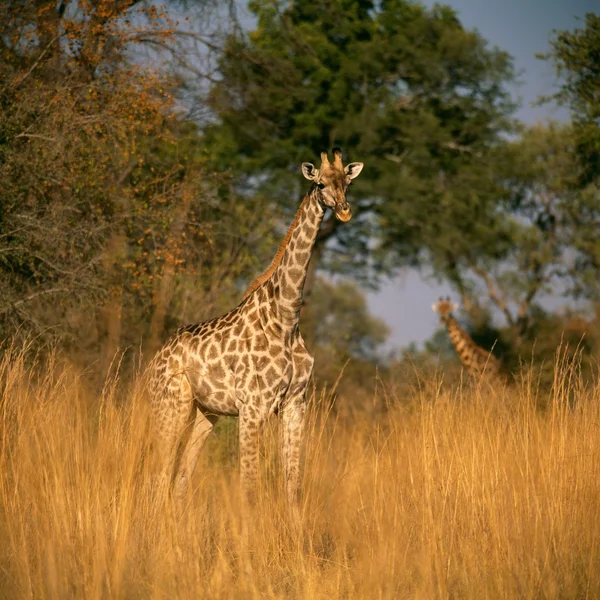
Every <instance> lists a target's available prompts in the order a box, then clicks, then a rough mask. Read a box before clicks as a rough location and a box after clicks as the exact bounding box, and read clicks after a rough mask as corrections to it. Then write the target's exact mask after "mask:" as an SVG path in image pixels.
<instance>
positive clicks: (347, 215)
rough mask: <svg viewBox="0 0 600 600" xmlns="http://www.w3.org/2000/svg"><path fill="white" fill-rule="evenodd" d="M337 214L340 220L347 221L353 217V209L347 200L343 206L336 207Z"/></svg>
mask: <svg viewBox="0 0 600 600" xmlns="http://www.w3.org/2000/svg"><path fill="white" fill-rule="evenodd" d="M335 216H336V218H337V219H338V221H341V222H342V223H347V222H348V221H349V220H350V219H351V218H352V209H351V208H350V205H349V204H348V203H347V202H346V203H344V204H342V206H340V207H336V209H335Z"/></svg>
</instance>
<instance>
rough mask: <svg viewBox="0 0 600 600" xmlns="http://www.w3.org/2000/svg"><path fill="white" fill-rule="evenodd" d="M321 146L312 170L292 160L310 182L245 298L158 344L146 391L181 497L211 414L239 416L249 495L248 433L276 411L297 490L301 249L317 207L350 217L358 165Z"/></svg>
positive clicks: (303, 355) (319, 216) (291, 496)
mask: <svg viewBox="0 0 600 600" xmlns="http://www.w3.org/2000/svg"><path fill="white" fill-rule="evenodd" d="M333 155H334V161H333V163H330V162H329V159H328V157H327V153H326V152H322V153H321V168H320V169H317V168H315V167H314V165H312V164H310V163H302V174H303V175H304V177H305V178H306V179H308V180H310V181H312V182H313V184H312V186H311V189H310V191H309V192H308V194H307V195H306V196H305V197H304V200H303V201H302V203H301V205H300V208H299V209H298V212H297V213H296V216H295V217H294V220H293V221H292V224H291V225H290V227H289V229H288V231H287V233H286V235H285V237H284V239H283V241H282V243H281V245H280V246H279V249H278V251H277V253H276V255H275V258H274V259H273V261H272V263H271V265H270V266H269V267H268V269H267V270H266V271H265V272H264V273H263V274H262V275H260V276H259V277H258V278H256V279H255V280H254V281H253V282H252V284H251V285H250V287H249V289H248V291H247V293H246V296H245V298H244V299H243V300H242V302H241V303H240V304H239V305H238V306H237V307H236V308H234V309H233V310H231V311H230V312H228V313H227V314H226V315H223V316H222V317H218V318H216V319H213V320H212V321H206V322H204V323H199V324H194V325H188V326H186V327H182V328H180V329H179V330H178V331H177V332H176V333H175V334H174V335H173V336H172V337H171V338H170V339H169V340H168V341H167V342H166V343H165V345H164V346H163V347H162V349H160V350H159V351H158V353H157V354H156V356H155V357H154V359H153V361H152V363H151V365H150V370H149V380H148V381H149V391H150V394H151V404H152V411H153V414H154V418H155V422H156V426H157V433H158V438H159V441H160V444H161V447H162V448H161V451H162V454H161V456H162V459H163V460H164V466H163V469H164V470H163V474H164V476H166V477H167V478H168V482H169V487H170V488H171V487H172V488H174V493H175V496H176V497H177V498H181V497H182V496H183V495H184V494H185V492H186V490H187V488H188V485H189V483H190V480H191V477H192V474H193V472H194V468H195V466H196V463H197V461H198V456H199V453H200V450H201V448H202V446H203V444H204V442H205V440H206V438H207V436H208V434H209V433H210V432H211V430H212V428H213V426H214V423H215V421H216V419H217V418H218V416H220V415H231V416H239V445H240V480H241V486H242V491H243V493H244V496H245V497H246V498H248V496H250V494H251V493H252V491H253V489H254V486H255V481H256V477H257V472H258V436H259V431H260V429H261V426H262V425H263V424H264V423H265V421H266V419H267V418H268V417H269V416H270V415H271V414H272V413H274V412H278V413H281V417H282V421H283V423H282V453H283V461H282V462H283V469H284V475H285V483H286V495H287V499H288V501H289V503H290V504H291V505H292V506H294V508H295V507H296V503H297V500H298V496H299V491H300V453H301V442H302V437H303V425H304V412H305V394H306V388H307V385H308V381H309V379H310V377H311V375H312V369H313V362H314V361H313V358H312V356H311V355H310V354H309V352H308V350H307V349H306V346H305V345H304V341H303V339H302V336H301V335H300V331H299V330H298V321H299V316H300V307H301V305H302V293H303V288H304V281H305V278H306V271H307V268H308V263H309V261H310V257H311V252H312V248H313V245H314V243H315V239H316V237H317V233H318V231H319V227H320V225H321V221H322V220H323V216H324V214H325V209H326V208H330V209H332V210H333V212H334V214H335V216H336V217H337V218H338V219H339V220H340V221H342V222H346V221H349V220H350V218H351V217H352V212H351V210H350V205H349V204H348V202H347V201H346V190H347V188H348V186H349V185H350V182H351V181H352V179H354V178H355V177H357V176H358V174H359V173H360V172H361V170H362V168H363V163H356V162H355V163H350V164H348V165H346V167H345V168H344V166H343V164H342V153H341V150H340V149H339V148H334V150H333Z"/></svg>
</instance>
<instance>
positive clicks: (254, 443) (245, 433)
mask: <svg viewBox="0 0 600 600" xmlns="http://www.w3.org/2000/svg"><path fill="white" fill-rule="evenodd" d="M259 431H260V420H259V418H258V414H257V411H256V410H253V409H252V408H249V407H248V406H244V407H243V408H242V409H241V410H240V421H239V441H240V486H241V489H242V499H243V502H244V503H245V504H246V505H248V504H253V502H254V500H255V493H256V481H257V478H258V442H259Z"/></svg>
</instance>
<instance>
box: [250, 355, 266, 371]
mask: <svg viewBox="0 0 600 600" xmlns="http://www.w3.org/2000/svg"><path fill="white" fill-rule="evenodd" d="M269 362H270V360H269V358H268V357H266V356H260V357H258V358H257V359H255V361H254V367H255V368H256V370H257V371H263V370H264V369H266V368H267V366H268V364H269Z"/></svg>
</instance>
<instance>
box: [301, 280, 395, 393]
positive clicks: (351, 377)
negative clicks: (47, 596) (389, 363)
mask: <svg viewBox="0 0 600 600" xmlns="http://www.w3.org/2000/svg"><path fill="white" fill-rule="evenodd" d="M302 335H303V336H304V339H305V340H306V343H307V346H308V348H309V349H310V351H311V353H312V354H313V356H314V357H315V379H316V380H317V381H318V383H320V384H323V383H325V384H328V385H329V386H333V385H334V384H335V383H336V382H337V381H338V379H339V376H340V373H341V372H342V371H343V369H344V367H346V365H347V364H348V365H349V366H348V369H347V370H346V372H345V376H344V378H343V380H342V382H341V383H340V388H338V389H344V388H346V389H349V390H350V389H351V390H352V396H353V397H354V399H355V400H356V399H357V398H356V396H357V392H358V390H359V389H362V390H363V391H364V392H366V397H367V398H372V392H373V388H374V387H375V375H376V372H375V366H376V365H377V364H380V363H383V362H385V360H384V359H385V357H384V356H383V355H382V347H383V345H384V343H385V342H386V340H387V338H388V335H389V329H388V327H387V325H386V324H385V322H384V321H383V320H382V319H380V318H379V317H376V316H374V315H372V314H370V313H369V309H368V306H367V302H366V298H365V296H364V294H363V293H362V292H361V291H360V290H359V289H358V288H357V286H356V285H355V284H354V283H353V282H351V281H348V280H344V279H341V280H337V281H328V280H326V279H322V278H320V277H317V279H316V281H315V285H314V289H313V294H312V297H311V302H310V303H309V304H308V305H307V306H306V309H305V310H304V311H303V313H302Z"/></svg>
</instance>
